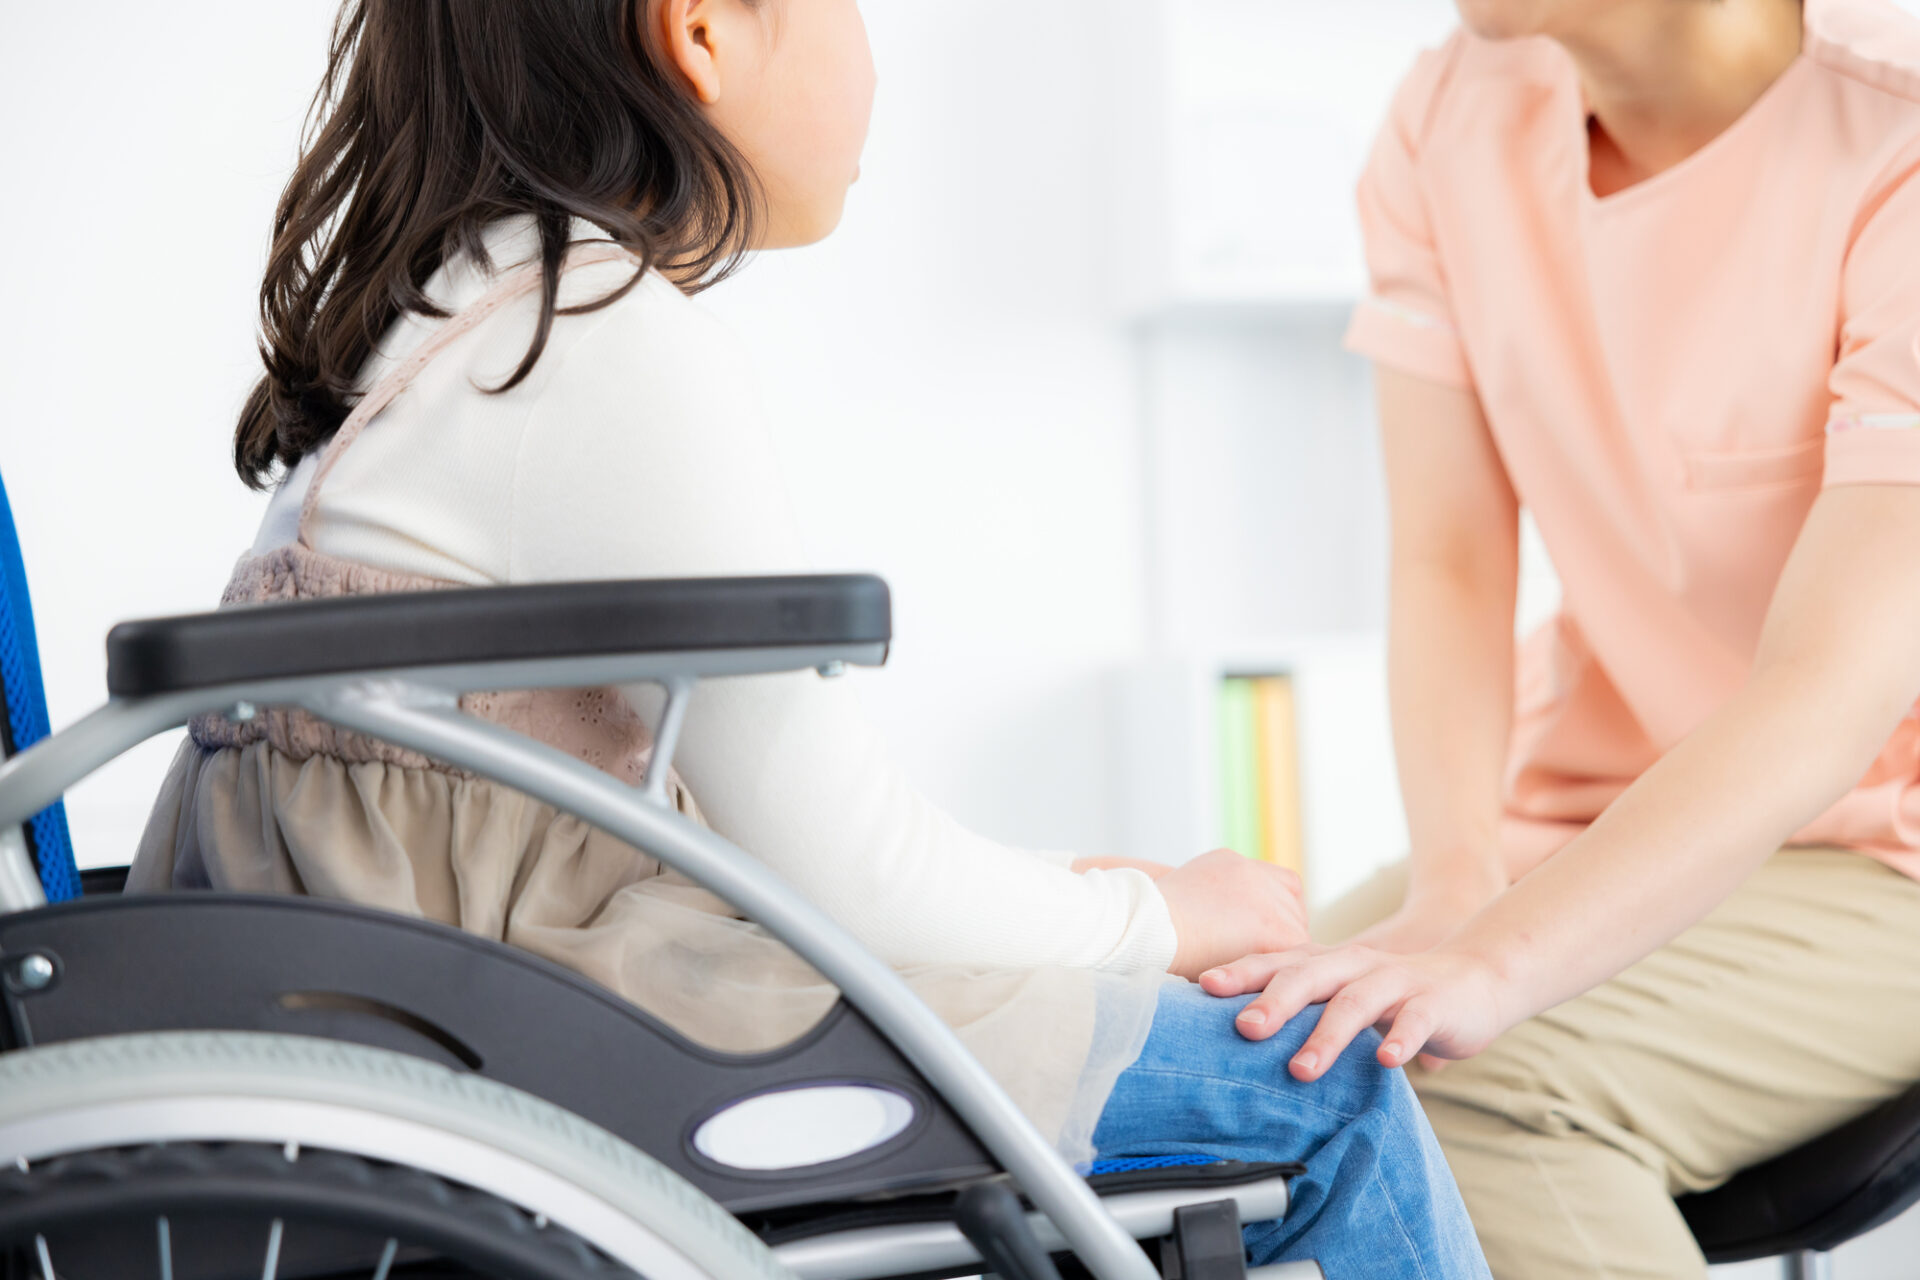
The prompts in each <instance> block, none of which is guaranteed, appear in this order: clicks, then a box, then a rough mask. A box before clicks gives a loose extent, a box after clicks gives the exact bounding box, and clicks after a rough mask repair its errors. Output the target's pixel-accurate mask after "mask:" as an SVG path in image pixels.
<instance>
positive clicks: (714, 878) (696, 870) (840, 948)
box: [306, 686, 1160, 1280]
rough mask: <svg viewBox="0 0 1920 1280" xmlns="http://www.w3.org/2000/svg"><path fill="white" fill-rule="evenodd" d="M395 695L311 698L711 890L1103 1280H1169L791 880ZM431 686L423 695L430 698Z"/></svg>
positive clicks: (447, 712) (591, 778) (560, 759)
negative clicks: (925, 1089) (967, 1137)
mask: <svg viewBox="0 0 1920 1280" xmlns="http://www.w3.org/2000/svg"><path fill="white" fill-rule="evenodd" d="M399 692H400V691H398V690H395V689H393V688H392V687H390V686H389V687H387V688H380V689H374V690H366V689H358V690H356V689H343V690H339V691H336V692H333V693H329V694H327V695H324V696H321V697H316V698H313V699H311V700H310V701H308V702H307V704H306V705H307V708H308V710H310V711H312V712H313V713H314V714H315V715H319V716H322V717H324V718H325V719H327V720H330V721H333V722H334V723H336V724H339V725H342V726H344V727H346V728H349V729H355V730H358V731H360V732H361V733H366V734H370V735H372V736H374V737H377V738H380V739H382V740H384V741H387V742H391V743H393V744H394V745H396V746H401V747H410V748H412V749H413V750H416V751H419V752H422V753H424V754H426V755H428V756H431V757H433V758H434V759H437V760H443V761H445V762H447V763H448V764H452V765H455V766H457V767H459V768H462V769H469V770H472V771H473V772H474V773H477V774H480V775H482V776H484V777H488V778H492V779H495V780H496V781H499V782H501V783H503V784H505V785H507V786H510V787H513V788H515V789H517V790H519V791H523V792H525V793H526V794H528V795H530V796H532V797H534V798H535V799H537V800H542V801H544V802H546V803H547V804H550V805H552V806H554V807H555V808H556V809H560V810H562V811H564V812H566V813H570V814H573V815H575V816H576V817H579V818H582V819H584V820H586V821H587V822H590V823H592V824H593V825H595V826H597V827H599V828H601V829H602V830H604V831H607V832H608V833H610V834H612V835H614V836H617V837H619V838H620V839H622V840H625V841H627V842H628V843H630V844H633V845H635V846H637V847H639V848H642V849H645V850H646V851H647V852H648V853H649V854H652V855H653V856H655V857H657V858H659V859H660V861H662V862H664V863H666V864H667V865H668V866H670V867H672V868H673V869H674V870H676V871H679V872H681V873H682V874H684V875H686V876H688V877H689V878H691V879H692V880H694V881H695V882H696V883H698V884H700V885H701V886H703V887H704V888H707V889H710V890H712V891H713V892H714V893H717V894H719V895H720V897H722V898H723V899H725V900H726V901H727V902H728V903H730V904H731V905H733V906H734V907H735V908H737V909H738V910H740V911H741V912H743V913H744V914H745V915H746V916H747V917H748V918H750V919H752V920H753V921H754V922H755V923H757V924H759V925H761V926H762V927H763V928H765V929H766V930H767V931H768V932H769V933H771V934H773V935H774V936H775V937H777V938H779V939H780V940H781V941H782V942H784V943H786V944H787V945H788V946H789V947H792V948H793V950H794V951H795V952H796V953H798V954H799V955H800V957H801V958H802V959H804V960H806V961H807V963H809V964H811V965H812V966H813V967H814V968H815V969H817V970H819V972H820V973H821V974H822V975H824V976H825V977H826V978H827V980H828V981H830V982H832V983H833V984H834V985H835V986H837V987H838V988H839V989H840V991H841V993H842V994H843V995H844V996H845V997H846V999H847V1000H848V1001H849V1002H850V1003H851V1004H852V1005H853V1006H854V1007H855V1008H857V1009H859V1010H860V1012H861V1013H863V1014H865V1015H866V1016H867V1017H868V1018H870V1019H871V1020H872V1021H873V1023H874V1025H875V1026H876V1027H878V1028H879V1029H880V1031H881V1032H882V1033H883V1034H884V1035H886V1037H887V1038H888V1039H889V1040H891V1041H892V1042H893V1044H894V1045H895V1046H896V1047H897V1048H899V1050H900V1051H901V1053H903V1054H904V1055H906V1057H907V1058H908V1060H909V1061H911V1062H912V1063H913V1064H914V1066H916V1067H917V1068H919V1069H920V1071H921V1072H922V1073H923V1074H924V1075H925V1076H926V1077H927V1079H928V1081H929V1082H930V1083H932V1085H933V1086H934V1087H935V1088H936V1089H937V1090H939V1092H940V1094H941V1096H942V1097H943V1098H945V1099H946V1100H947V1102H948V1103H950V1104H951V1105H952V1106H953V1109H954V1110H955V1111H956V1112H958V1113H959V1115H960V1117H961V1118H962V1119H963V1120H965V1121H966V1122H967V1124H968V1125H969V1126H971V1127H972V1129H973V1131H974V1133H975V1134H976V1135H978V1137H979V1138H980V1140H981V1142H983V1143H984V1144H985V1145H986V1147H987V1149H988V1150H989V1151H991V1152H992V1153H993V1154H994V1156H995V1157H996V1158H998V1159H999V1161H1000V1162H1001V1164H1002V1165H1003V1166H1005V1168H1006V1170H1007V1171H1008V1172H1009V1173H1011V1174H1012V1175H1013V1176H1014V1178H1015V1179H1016V1180H1017V1181H1018V1182H1019V1184H1020V1187H1021V1189H1022V1190H1023V1191H1025V1192H1026V1193H1027V1195H1028V1196H1029V1197H1031V1198H1032V1200H1033V1202H1034V1204H1035V1205H1036V1206H1038V1207H1039V1209H1040V1210H1041V1211H1042V1212H1043V1213H1045V1214H1046V1215H1047V1217H1049V1218H1050V1219H1052V1220H1053V1223H1054V1225H1056V1226H1057V1227H1058V1228H1059V1229H1060V1234H1061V1235H1062V1236H1064V1237H1065V1238H1066V1239H1067V1241H1068V1242H1069V1243H1070V1244H1071V1245H1072V1246H1073V1249H1074V1252H1075V1253H1077V1254H1078V1255H1079V1257H1080V1260H1081V1262H1083V1263H1084V1264H1085V1265H1086V1266H1087V1268H1088V1269H1089V1270H1090V1271H1092V1272H1093V1273H1094V1275H1096V1276H1098V1277H1099V1278H1100V1280H1160V1272H1159V1268H1157V1267H1155V1266H1154V1265H1153V1263H1152V1262H1150V1261H1149V1260H1148V1258H1147V1256H1146V1254H1145V1253H1143V1252H1142V1251H1141V1249H1140V1246H1139V1244H1138V1243H1136V1242H1135V1241H1134V1239H1133V1238H1132V1237H1131V1236H1130V1235H1128V1234H1127V1232H1126V1231H1125V1230H1123V1229H1122V1228H1121V1227H1120V1225H1119V1224H1118V1223H1116V1222H1115V1221H1114V1220H1113V1219H1112V1218H1111V1217H1110V1216H1109V1215H1108V1214H1107V1213H1106V1211H1105V1210H1103V1209H1102V1208H1101V1207H1100V1201H1099V1198H1098V1197H1097V1196H1095V1195H1094V1193H1093V1192H1092V1190H1090V1189H1089V1188H1088V1186H1087V1184H1086V1183H1085V1182H1084V1181H1083V1180H1082V1179H1081V1178H1080V1177H1079V1176H1078V1175H1077V1174H1075V1173H1074V1171H1073V1169H1072V1168H1071V1167H1070V1166H1068V1164H1067V1163H1066V1161H1064V1160H1062V1159H1061V1158H1060V1156H1059V1154H1058V1153H1057V1152H1055V1151H1054V1149H1053V1148H1052V1146H1051V1145H1050V1144H1048V1142H1047V1140H1046V1139H1045V1138H1043V1137H1042V1136H1041V1135H1040V1133H1039V1131H1038V1130H1036V1129H1035V1128H1034V1127H1033V1125H1032V1123H1031V1122H1029V1121H1028V1119H1027V1118H1026V1116H1025V1114H1023V1113H1022V1112H1021V1111H1020V1109H1019V1108H1018V1107H1017V1106H1015V1105H1014V1103H1013V1100H1012V1099H1011V1098H1009V1097H1008V1096H1007V1095H1006V1092H1005V1091H1004V1090H1002V1089H1001V1088H1000V1085H999V1084H998V1082H996V1081H995V1080H994V1079H993V1077H992V1076H990V1075H988V1074H987V1071H986V1069H985V1068H984V1067H982V1066H981V1065H980V1064H979V1062H977V1061H976V1060H975V1059H974V1058H973V1056H972V1055H971V1054H969V1053H968V1052H967V1051H966V1049H965V1048H964V1047H963V1046H962V1045H961V1044H960V1041H959V1040H958V1038H956V1037H955V1036H954V1034H953V1031H952V1030H951V1029H950V1028H949V1027H948V1026H947V1024H946V1023H944V1022H942V1021H941V1020H940V1018H939V1017H938V1016H937V1015H936V1014H935V1013H934V1012H933V1011H932V1010H931V1009H929V1008H928V1007H927V1006H926V1005H925V1004H923V1003H922V1002H921V1000H920V998H919V997H918V996H916V995H914V994H913V992H912V990H911V989H910V988H909V987H908V986H907V984H906V983H905V982H903V981H902V980H901V979H900V977H899V975H898V974H896V973H894V971H893V970H892V969H891V968H889V967H888V966H887V965H885V964H884V963H882V962H881V961H880V960H879V959H878V958H877V957H875V956H874V955H873V954H872V953H871V952H869V951H867V950H866V949H865V948H864V947H862V946H861V945H860V944H859V943H858V942H856V941H855V940H854V939H853V937H852V935H850V934H848V933H847V932H846V931H845V930H844V929H842V928H841V927H840V926H839V925H838V924H835V923H834V922H833V920H832V919H830V918H829V917H828V916H827V915H826V914H824V913H823V912H821V911H820V910H819V909H818V908H816V907H815V906H813V904H811V903H810V902H808V901H807V900H806V899H805V898H803V897H802V896H801V895H800V894H799V893H798V892H797V891H796V890H795V889H793V888H792V886H790V885H788V884H786V883H785V882H784V881H782V880H781V879H780V878H779V877H778V876H777V875H775V874H774V873H773V872H771V871H769V870H768V869H767V868H766V867H765V866H764V865H763V864H762V863H760V862H758V861H756V860H755V859H753V858H752V857H750V856H749V855H747V854H746V853H744V852H742V851H741V850H740V849H738V848H736V847H734V846H733V845H732V844H729V843H728V842H727V841H725V840H723V839H721V838H720V837H719V836H717V835H715V834H714V833H713V832H711V831H708V830H706V829H705V828H703V827H699V826H696V825H695V824H693V823H691V822H688V821H687V820H686V819H684V818H682V817H680V816H679V815H678V814H677V813H674V812H671V811H669V810H667V809H665V808H663V807H661V806H657V805H653V804H650V803H648V802H647V801H645V800H644V799H643V798H642V797H641V795H640V794H639V793H638V792H636V791H635V790H633V789H632V788H629V787H626V786H623V785H622V784H621V783H619V782H618V781H616V780H615V779H613V778H612V777H610V776H609V775H607V774H604V773H601V772H600V771H599V770H597V769H594V768H593V767H591V766H589V765H586V764H582V763H581V762H580V761H578V760H575V759H574V758H573V757H572V756H569V755H567V754H566V753H564V752H562V751H558V750H556V749H554V748H553V747H550V746H547V745H546V744H544V743H540V742H535V741H533V740H531V739H528V738H525V737H522V736H521V735H519V734H516V733H513V732H511V731H509V730H506V729H502V728H500V727H498V726H496V725H493V724H489V723H487V722H485V721H481V720H477V719H475V718H473V717H471V716H468V715H464V714H462V713H461V712H459V711H458V710H455V709H453V708H451V707H449V706H448V705H446V703H445V701H444V700H443V699H439V698H436V697H433V696H432V695H431V694H430V693H429V694H428V696H426V697H424V698H422V699H419V700H417V701H415V700H412V699H405V698H403V697H396V696H395V695H396V693H399ZM423 692H425V691H423Z"/></svg>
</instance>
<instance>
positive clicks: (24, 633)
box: [0, 484, 80, 902]
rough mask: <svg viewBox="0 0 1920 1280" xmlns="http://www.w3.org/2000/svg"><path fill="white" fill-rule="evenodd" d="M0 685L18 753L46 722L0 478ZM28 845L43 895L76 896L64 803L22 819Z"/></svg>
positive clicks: (5, 729) (29, 614)
mask: <svg viewBox="0 0 1920 1280" xmlns="http://www.w3.org/2000/svg"><path fill="white" fill-rule="evenodd" d="M0 687H3V688H4V691H5V694H6V697H5V699H4V704H0V733H4V734H5V739H4V745H5V746H6V748H7V751H8V752H9V753H12V754H17V753H19V752H21V751H24V750H26V749H27V748H28V747H30V746H32V745H33V744H34V743H36V742H38V741H40V739H42V738H44V737H46V736H47V733H48V732H49V727H48V724H47V693H46V687H45V686H44V685H42V684H41V682H40V650H39V647H38V646H37V645H36V644H35V643H34V638H33V606H32V604H31V603H30V602H29V601H28V599H27V566H26V562H25V560H23V559H22V558H21V555H20V535H19V533H18V532H17V531H16V530H15V529H14V527H13V509H12V508H11V507H9V506H8V505H7V487H6V485H5V484H0ZM27 847H28V848H29V849H31V850H32V851H33V860H34V864H35V865H36V866H37V867H38V868H39V869H40V883H41V885H42V886H44V887H45V889H46V891H47V901H49V902H65V901H66V900H67V899H69V898H77V897H79V896H80V872H79V869H78V868H77V867H75V866H74V862H73V839H72V837H71V836H69V835H68V834H67V811H66V809H65V807H64V806H62V805H61V804H59V803H57V802H56V803H55V804H54V805H53V806H52V807H51V808H48V809H44V810H42V811H41V812H40V813H39V814H38V815H36V816H35V817H34V818H33V819H32V820H31V821H30V822H28V823H27Z"/></svg>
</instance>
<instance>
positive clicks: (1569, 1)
mask: <svg viewBox="0 0 1920 1280" xmlns="http://www.w3.org/2000/svg"><path fill="white" fill-rule="evenodd" d="M1599 2H1600V0H1454V7H1455V8H1457V9H1458V10H1459V11H1460V22H1461V24H1462V25H1464V26H1465V27H1466V29H1467V30H1469V31H1471V32H1473V34H1475V35H1476V36H1479V37H1480V38H1481V39H1482V40H1514V39H1518V38H1519V37H1521V36H1537V35H1545V34H1548V33H1550V32H1551V31H1552V29H1553V28H1554V27H1555V26H1557V25H1561V24H1562V23H1563V22H1564V20H1565V19H1567V18H1569V17H1572V16H1574V13H1575V12H1577V11H1579V10H1583V9H1590V8H1592V7H1594V6H1595V5H1596V4H1597V3H1599Z"/></svg>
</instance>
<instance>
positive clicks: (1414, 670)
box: [1388, 554, 1514, 887]
mask: <svg viewBox="0 0 1920 1280" xmlns="http://www.w3.org/2000/svg"><path fill="white" fill-rule="evenodd" d="M1491 558H1492V559H1493V560H1494V561H1495V562H1496V563H1494V564H1493V565H1489V566H1487V567H1486V569H1485V570H1484V571H1483V572H1481V573H1478V574H1468V573H1461V572H1455V571H1451V570H1450V569H1449V568H1448V567H1446V566H1443V565H1439V564H1435V563H1432V562H1412V563H1406V562H1403V563H1400V564H1398V565H1396V567H1395V570H1394V586H1393V619H1392V624H1391V631H1390V637H1389V644H1388V679H1389V684H1390V685H1391V688H1392V707H1393V740H1394V753H1395V756H1396V758H1397V761H1398V764H1399V773H1400V790H1401V795H1402V796H1403V797H1404V799H1405V803H1406V810H1407V827H1408V834H1409V836H1410V837H1411V845H1412V858H1413V875H1414V878H1415V880H1416V881H1417V882H1422V883H1424V884H1427V885H1435V884H1439V883H1441V882H1444V881H1447V880H1450V879H1454V878H1458V877H1465V878H1470V879H1473V880H1479V881H1484V880H1488V879H1492V878H1497V879H1502V880H1503V879H1504V876H1505V871H1504V869H1503V868H1502V867H1501V866H1500V859H1499V848H1498V836H1499V823H1500V785H1501V777H1502V772H1503V770H1504V769H1505V767H1506V753H1507V740H1508V737H1509V735H1510V734H1511V732H1512V719H1513V667H1514V648H1513V607H1514V586H1513V576H1512V573H1511V572H1510V571H1509V572H1505V573H1503V571H1502V566H1500V565H1499V564H1498V563H1497V562H1498V560H1499V559H1500V557H1499V556H1498V555H1497V554H1496V555H1495V556H1493V557H1491ZM1496 887H1497V886H1496Z"/></svg>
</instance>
